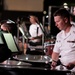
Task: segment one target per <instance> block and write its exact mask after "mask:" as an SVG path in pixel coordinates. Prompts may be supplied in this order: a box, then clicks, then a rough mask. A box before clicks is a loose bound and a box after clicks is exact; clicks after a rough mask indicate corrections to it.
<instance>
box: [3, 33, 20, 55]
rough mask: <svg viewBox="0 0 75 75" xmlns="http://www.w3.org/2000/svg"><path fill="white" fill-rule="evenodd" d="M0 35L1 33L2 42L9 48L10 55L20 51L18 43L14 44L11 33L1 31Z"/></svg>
mask: <svg viewBox="0 0 75 75" xmlns="http://www.w3.org/2000/svg"><path fill="white" fill-rule="evenodd" d="M2 35H3V39H4V43H5V44H6V45H7V47H8V48H9V49H10V50H11V52H12V55H16V54H19V53H20V52H21V51H20V49H19V47H18V45H17V44H16V42H15V40H14V38H13V36H12V34H11V33H2Z"/></svg>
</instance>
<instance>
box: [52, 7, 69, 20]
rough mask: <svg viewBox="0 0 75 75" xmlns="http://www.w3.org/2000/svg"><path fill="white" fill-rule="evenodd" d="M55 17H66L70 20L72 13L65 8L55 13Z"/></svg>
mask: <svg viewBox="0 0 75 75" xmlns="http://www.w3.org/2000/svg"><path fill="white" fill-rule="evenodd" d="M53 16H61V17H66V18H68V19H70V13H69V11H68V10H66V9H65V8H60V9H58V10H57V11H55V13H54V14H53Z"/></svg>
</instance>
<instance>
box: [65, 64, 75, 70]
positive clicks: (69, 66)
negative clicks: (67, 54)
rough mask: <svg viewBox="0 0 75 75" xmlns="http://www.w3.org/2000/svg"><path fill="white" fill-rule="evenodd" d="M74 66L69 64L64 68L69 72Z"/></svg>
mask: <svg viewBox="0 0 75 75" xmlns="http://www.w3.org/2000/svg"><path fill="white" fill-rule="evenodd" d="M74 66H75V65H74V64H73V63H69V64H68V65H66V68H67V69H69V70H71V69H73V68H74Z"/></svg>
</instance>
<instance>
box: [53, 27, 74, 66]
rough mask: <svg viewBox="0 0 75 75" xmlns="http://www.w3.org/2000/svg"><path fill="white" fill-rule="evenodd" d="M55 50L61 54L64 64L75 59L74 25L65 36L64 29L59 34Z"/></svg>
mask: <svg viewBox="0 0 75 75" xmlns="http://www.w3.org/2000/svg"><path fill="white" fill-rule="evenodd" d="M53 51H54V52H57V53H59V54H60V55H61V58H60V60H61V62H62V63H63V64H64V65H67V64H68V63H70V62H72V61H75V27H74V26H72V27H71V30H70V32H69V33H68V34H67V35H66V36H65V33H64V31H63V30H62V31H61V32H59V33H58V34H57V37H56V43H55V47H54V49H53Z"/></svg>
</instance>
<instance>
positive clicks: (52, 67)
mask: <svg viewBox="0 0 75 75" xmlns="http://www.w3.org/2000/svg"><path fill="white" fill-rule="evenodd" d="M56 65H57V62H54V61H52V63H51V70H55V68H56Z"/></svg>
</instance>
